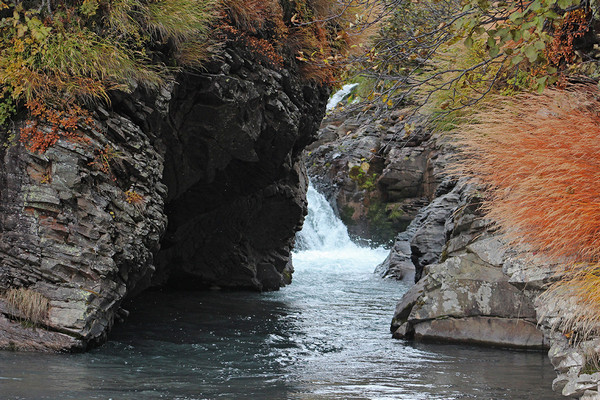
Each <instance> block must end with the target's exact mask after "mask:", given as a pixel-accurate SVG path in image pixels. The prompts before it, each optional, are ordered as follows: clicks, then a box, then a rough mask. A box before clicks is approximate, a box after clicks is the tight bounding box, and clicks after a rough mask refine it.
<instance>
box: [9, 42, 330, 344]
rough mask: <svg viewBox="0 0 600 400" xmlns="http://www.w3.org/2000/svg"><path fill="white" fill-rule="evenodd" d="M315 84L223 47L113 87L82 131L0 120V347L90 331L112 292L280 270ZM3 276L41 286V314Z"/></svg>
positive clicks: (255, 285) (231, 281)
mask: <svg viewBox="0 0 600 400" xmlns="http://www.w3.org/2000/svg"><path fill="white" fill-rule="evenodd" d="M232 46H234V45H232ZM326 98H327V92H326V90H324V89H322V88H320V87H318V86H317V85H316V84H313V83H307V82H301V81H300V79H299V78H298V77H297V74H296V73H295V72H294V71H293V70H291V71H288V70H285V69H279V68H275V67H271V66H270V65H269V64H268V63H265V62H263V63H262V64H261V62H260V61H259V60H257V59H255V58H254V55H253V54H252V53H251V52H249V51H248V50H246V49H242V48H234V47H231V48H229V49H226V50H225V51H224V53H223V55H222V59H221V60H220V61H218V62H214V63H212V64H210V65H207V66H206V71H205V72H202V73H193V74H181V75H179V76H178V77H177V78H176V79H175V80H174V81H172V82H171V84H170V85H167V86H165V87H163V88H162V90H161V92H160V94H153V93H145V92H144V91H142V90H138V91H136V92H135V93H133V94H123V93H115V95H114V98H113V101H112V108H111V109H104V108H101V107H98V108H97V109H95V110H94V112H93V115H92V117H93V120H94V122H93V123H92V125H91V126H82V127H81V129H80V132H79V133H80V134H79V136H78V137H80V138H81V139H80V140H73V139H69V140H67V139H61V140H59V141H58V142H57V143H56V145H54V146H52V147H50V148H49V149H48V150H47V151H46V152H45V153H44V154H35V153H31V152H29V151H27V149H26V148H25V146H24V145H23V143H21V142H20V141H19V132H20V127H21V126H22V125H19V124H17V125H16V126H15V127H14V129H12V130H11V131H10V132H3V133H1V134H2V138H1V139H3V140H2V143H4V145H3V146H1V147H0V159H1V160H2V166H1V167H0V294H2V293H3V296H1V297H2V300H0V347H2V348H12V349H36V350H40V349H46V350H74V349H83V348H86V347H88V346H90V345H93V344H95V343H99V342H101V341H103V340H104V339H105V338H106V334H107V332H108V331H109V330H110V328H111V326H112V324H113V321H114V319H115V318H116V317H119V316H120V315H123V316H124V315H126V314H127V312H126V311H125V310H121V309H120V305H121V303H122V301H123V299H124V298H126V297H127V296H130V295H132V294H135V293H136V292H139V291H140V290H143V289H145V288H147V287H148V286H150V285H152V284H155V285H156V284H165V283H170V284H173V285H179V286H180V285H184V286H186V287H194V288H202V287H208V286H221V287H225V286H226V287H237V288H250V289H254V290H273V289H277V288H279V287H280V286H282V285H284V284H286V283H289V282H290V279H291V273H292V265H291V261H290V249H291V245H292V243H293V240H294V234H295V231H296V230H298V229H299V228H300V226H301V223H302V222H301V221H302V218H303V215H304V214H305V213H306V200H305V196H304V193H305V190H306V184H307V182H306V181H307V179H306V174H305V170H304V166H303V164H302V162H301V160H300V155H301V152H302V150H303V148H304V147H305V146H306V145H307V144H308V143H310V142H311V140H313V135H314V133H315V132H316V129H317V126H318V123H319V121H320V119H321V117H322V114H323V110H324V107H325V101H326ZM21 124H22V123H21ZM167 219H168V221H169V223H168V228H167ZM159 249H160V251H159ZM25 289H27V290H25ZM10 290H22V292H20V293H21V294H22V295H23V296H26V293H36V294H39V295H41V296H43V298H44V299H45V301H44V302H43V304H44V306H43V307H44V308H45V309H43V310H42V313H43V315H44V317H43V318H42V319H41V320H40V321H36V322H35V323H32V322H31V321H29V317H28V315H27V313H26V312H25V311H24V310H25V307H21V306H20V305H19V304H15V303H14V301H12V302H11V301H9V299H8V297H9V296H8V293H9V291H10ZM23 296H21V297H23ZM27 321H29V322H27Z"/></svg>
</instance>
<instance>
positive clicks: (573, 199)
mask: <svg viewBox="0 0 600 400" xmlns="http://www.w3.org/2000/svg"><path fill="white" fill-rule="evenodd" d="M599 96H600V93H599V92H598V90H597V89H596V88H591V87H581V86H579V87H576V88H572V89H570V90H547V91H546V92H545V93H544V94H542V95H534V94H523V95H520V96H516V97H514V98H506V97H504V98H501V97H500V98H496V99H494V100H493V102H491V103H489V104H488V105H487V106H486V107H485V108H483V109H481V110H480V111H478V112H476V113H475V115H474V116H473V118H472V120H470V122H469V123H467V124H465V125H462V126H461V127H460V128H459V129H460V132H459V133H457V138H458V142H459V147H460V148H461V149H462V154H463V156H464V158H463V161H461V162H460V163H459V165H458V166H457V167H456V168H455V171H454V172H459V173H460V174H462V175H466V176H468V177H470V178H471V179H473V180H475V181H477V182H479V183H483V184H484V185H485V186H486V187H487V189H488V190H487V199H486V201H485V202H484V205H483V207H484V209H485V211H486V212H487V215H488V216H489V217H490V218H492V219H493V220H495V221H496V222H497V224H498V226H499V227H500V229H501V231H502V232H503V233H504V234H505V236H506V237H507V238H508V239H509V240H510V241H511V243H512V244H516V245H521V246H525V248H527V249H529V250H530V251H532V252H534V253H538V254H541V255H544V256H545V257H547V258H548V260H549V261H550V262H552V263H557V264H559V265H562V266H563V268H561V269H560V270H559V271H557V274H559V275H560V276H561V278H560V279H559V281H558V282H557V283H555V284H554V285H553V286H552V287H551V288H550V289H549V290H548V291H547V292H546V293H545V294H544V296H546V298H547V300H548V301H552V302H561V304H564V305H568V306H569V307H568V309H569V315H565V316H563V318H562V319H561V321H560V322H559V323H558V326H557V327H558V328H559V329H561V330H562V331H563V332H565V333H568V332H572V331H575V332H574V333H573V335H575V336H577V339H578V340H583V339H585V338H586V337H588V336H589V335H590V334H596V333H600V332H597V331H596V330H597V329H598V327H599V326H600V325H599V322H600V186H599V184H598V183H599V182H600V102H599V101H598V98H599ZM571 310H572V311H571Z"/></svg>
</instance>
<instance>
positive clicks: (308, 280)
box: [0, 188, 561, 400]
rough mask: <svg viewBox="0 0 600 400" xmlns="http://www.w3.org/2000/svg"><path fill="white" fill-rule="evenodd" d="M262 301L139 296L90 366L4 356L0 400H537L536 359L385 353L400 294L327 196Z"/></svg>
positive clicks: (541, 368) (401, 346)
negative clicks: (286, 280) (288, 270)
mask: <svg viewBox="0 0 600 400" xmlns="http://www.w3.org/2000/svg"><path fill="white" fill-rule="evenodd" d="M309 207H310V212H309V216H308V218H307V221H306V224H305V229H304V230H303V232H302V233H300V234H299V237H298V246H299V250H298V251H297V252H296V253H295V254H294V264H295V267H296V272H295V273H294V282H293V284H292V285H290V286H288V287H286V288H283V289H282V290H280V291H278V292H272V293H262V294H260V293H248V292H245V293H240V292H184V293H181V292H177V293H176V292H148V293H146V294H144V295H143V296H141V297H140V298H138V299H137V300H136V301H135V302H134V303H132V304H130V305H129V309H130V311H132V313H131V316H130V318H129V319H128V321H127V322H126V323H125V324H120V325H118V326H116V327H115V329H114V331H113V332H112V334H111V340H110V341H109V342H108V343H106V344H105V345H104V346H102V347H100V348H98V349H95V350H93V351H91V352H89V353H86V354H62V355H53V354H19V353H11V352H0V399H2V400H4V399H61V400H62V399H115V400H117V399H257V400H260V399H303V400H304V399H306V400H312V399H400V400H421V399H423V400H425V399H427V400H436V399H438V400H452V399H481V400H495V399H519V400H523V399H535V400H551V399H560V398H561V397H560V396H558V395H556V394H554V393H552V391H551V389H550V386H551V382H552V379H553V378H554V377H555V375H554V372H553V370H552V367H551V366H550V364H549V362H548V360H547V357H546V355H545V354H544V353H538V352H517V351H508V350H497V349H485V348H478V347H469V346H455V345H431V344H427V345H425V344H415V343H409V342H404V341H397V340H393V339H391V337H390V333H389V323H390V319H391V316H392V313H393V309H394V306H395V304H396V302H397V300H398V299H400V297H401V296H402V293H403V292H404V291H405V290H406V289H407V285H406V284H403V283H401V282H396V281H390V280H382V279H380V278H379V277H377V276H376V275H374V274H373V273H372V271H373V269H374V267H375V266H376V265H377V264H378V263H379V262H381V261H382V260H383V259H384V258H385V256H386V253H387V252H386V251H385V250H383V249H365V248H360V247H358V246H356V245H354V244H353V243H352V242H351V241H350V240H349V239H348V236H347V233H346V230H345V228H344V226H343V225H342V224H341V222H339V220H337V218H335V216H334V215H333V212H332V211H331V209H330V207H329V206H328V204H327V203H326V201H325V199H324V198H323V196H321V195H319V194H318V193H316V192H315V191H314V190H313V189H312V188H311V189H310V192H309Z"/></svg>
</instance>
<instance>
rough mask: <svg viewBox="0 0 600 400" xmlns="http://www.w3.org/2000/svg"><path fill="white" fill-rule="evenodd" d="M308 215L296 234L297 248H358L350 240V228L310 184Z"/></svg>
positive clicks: (301, 249)
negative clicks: (347, 227)
mask: <svg viewBox="0 0 600 400" xmlns="http://www.w3.org/2000/svg"><path fill="white" fill-rule="evenodd" d="M306 197H307V199H308V215H307V216H306V219H305V220H304V226H303V227H302V230H301V231H300V232H298V233H297V234H296V250H297V251H298V250H299V251H303V250H321V251H327V250H340V249H349V248H351V249H356V248H357V247H358V246H357V245H356V244H354V243H353V242H352V240H350V236H348V229H346V226H345V225H344V223H343V222H342V221H341V220H340V219H339V218H338V217H337V216H336V215H335V212H334V211H333V209H332V208H331V206H330V205H329V202H328V201H327V199H326V198H325V196H323V195H322V194H321V193H319V192H317V190H316V189H315V188H314V187H313V185H312V184H309V185H308V192H307V193H306Z"/></svg>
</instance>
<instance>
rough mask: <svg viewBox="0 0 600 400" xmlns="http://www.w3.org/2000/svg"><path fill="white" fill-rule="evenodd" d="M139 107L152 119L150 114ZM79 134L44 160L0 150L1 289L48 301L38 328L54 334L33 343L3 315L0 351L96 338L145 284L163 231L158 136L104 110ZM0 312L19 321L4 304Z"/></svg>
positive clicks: (16, 147)
mask: <svg viewBox="0 0 600 400" xmlns="http://www.w3.org/2000/svg"><path fill="white" fill-rule="evenodd" d="M138 106H139V109H140V113H142V114H141V115H140V116H142V115H143V116H144V117H149V115H147V113H145V111H146V110H150V108H149V107H144V105H143V103H141V102H139V103H138ZM116 107H117V105H115V108H116ZM15 132H19V127H17V128H16V129H15ZM82 137H84V138H85V140H80V141H67V140H59V141H58V142H57V144H56V145H54V146H52V147H51V148H49V149H48V150H47V151H46V152H45V153H44V154H37V153H31V152H29V151H27V150H26V149H25V148H24V146H23V144H20V143H14V144H12V145H9V146H3V147H1V148H0V157H1V160H2V168H0V289H1V290H2V291H3V292H4V291H6V290H8V289H11V288H13V289H14V288H28V289H30V290H32V291H34V292H37V293H40V294H42V295H43V296H44V297H45V298H46V299H48V301H49V308H48V310H45V312H47V318H46V319H45V320H44V321H43V323H42V326H41V327H40V328H43V329H45V330H47V331H49V332H51V333H45V332H41V333H40V334H39V341H36V340H35V339H34V338H35V337H38V336H37V335H34V336H33V337H32V336H31V332H29V329H27V328H23V326H22V325H21V324H19V323H18V322H14V321H10V320H8V319H6V318H2V319H0V324H1V325H2V326H0V347H10V348H17V349H20V348H35V349H38V348H40V347H46V348H49V349H74V348H82V347H84V346H86V345H87V344H88V343H93V342H97V341H101V340H103V339H104V337H105V335H106V332H107V331H108V330H109V329H110V327H111V325H112V322H113V319H114V316H115V314H116V313H117V312H118V310H119V305H120V303H121V300H122V299H123V298H124V296H125V295H126V294H127V293H132V292H135V291H136V290H139V289H140V287H146V286H147V285H148V284H149V282H150V277H151V275H152V272H153V271H154V262H153V254H154V253H156V251H157V250H158V248H159V240H160V237H161V235H162V234H163V232H164V230H165V228H166V224H167V220H166V216H165V214H164V212H163V207H164V199H165V197H166V187H165V185H164V184H163V183H162V182H161V177H162V169H163V156H162V155H161V154H160V153H159V152H158V151H157V150H156V148H155V141H156V140H157V137H156V136H154V135H153V134H152V132H151V131H144V130H142V129H141V127H140V126H139V125H138V124H136V123H135V122H134V121H133V120H132V118H130V117H128V116H127V115H125V114H123V113H117V112H115V111H108V110H105V109H102V108H98V110H97V113H96V124H95V126H94V127H91V128H89V129H86V130H85V131H84V132H82ZM0 312H2V313H3V314H4V315H7V316H9V317H11V318H14V317H15V312H14V310H11V309H10V308H9V307H8V305H7V302H6V301H0ZM16 319H17V320H18V319H19V317H18V316H17V318H16ZM38 331H40V329H38ZM31 342H33V343H31Z"/></svg>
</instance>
